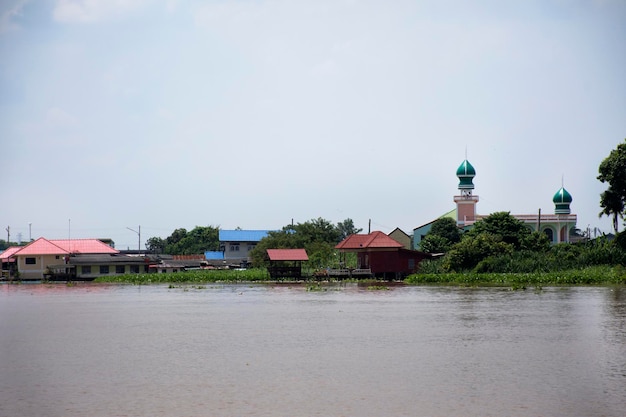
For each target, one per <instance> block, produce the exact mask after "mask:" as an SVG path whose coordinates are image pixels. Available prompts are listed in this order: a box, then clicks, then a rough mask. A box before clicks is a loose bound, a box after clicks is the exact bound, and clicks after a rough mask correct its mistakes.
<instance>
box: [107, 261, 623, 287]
mask: <svg viewBox="0 0 626 417" xmlns="http://www.w3.org/2000/svg"><path fill="white" fill-rule="evenodd" d="M304 280H306V279H304ZM309 280H314V278H310V279H309ZM294 281H296V280H295V279H294ZM95 282H106V283H125V284H135V285H149V284H171V283H186V284H199V283H210V282H268V283H269V282H274V280H272V279H271V278H270V277H269V274H268V273H267V271H266V270H265V269H262V268H253V269H248V270H241V271H239V270H217V271H187V272H177V273H172V274H132V275H119V276H105V277H101V278H98V279H96V280H95ZM404 283H406V284H409V285H459V286H503V287H512V288H525V287H542V286H551V285H626V268H624V267H622V266H615V267H610V266H593V267H588V268H581V269H571V270H565V271H554V272H531V273H474V272H471V273H449V274H414V275H411V276H409V277H407V278H406V279H405V280H404Z"/></svg>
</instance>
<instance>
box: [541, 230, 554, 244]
mask: <svg viewBox="0 0 626 417" xmlns="http://www.w3.org/2000/svg"><path fill="white" fill-rule="evenodd" d="M543 233H545V234H546V236H548V240H549V241H550V242H554V232H553V231H552V229H550V228H547V227H546V228H545V229H543Z"/></svg>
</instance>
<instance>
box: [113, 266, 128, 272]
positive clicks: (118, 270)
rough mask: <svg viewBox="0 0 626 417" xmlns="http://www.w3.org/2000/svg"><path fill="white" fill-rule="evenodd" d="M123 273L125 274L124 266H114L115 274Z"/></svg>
mask: <svg viewBox="0 0 626 417" xmlns="http://www.w3.org/2000/svg"><path fill="white" fill-rule="evenodd" d="M124 272H126V267H125V266H124V265H115V273H116V274H123V273H124Z"/></svg>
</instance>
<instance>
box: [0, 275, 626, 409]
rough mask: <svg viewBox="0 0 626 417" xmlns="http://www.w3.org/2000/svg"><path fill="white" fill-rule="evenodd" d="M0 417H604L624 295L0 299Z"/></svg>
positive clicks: (79, 291)
mask: <svg viewBox="0 0 626 417" xmlns="http://www.w3.org/2000/svg"><path fill="white" fill-rule="evenodd" d="M0 352H1V358H0V416H2V417H4V416H6V417H9V416H11V417H13V416H49V417H54V416H96V417H97V416H175V417H176V416H233V417H234V416H246V415H248V416H361V417H366V416H480V417H485V416H574V417H576V416H580V417H583V416H584V417H589V416H607V417H623V416H624V415H625V414H624V410H626V289H625V288H609V287H600V288H588V287H575V288H547V289H544V290H543V291H541V292H534V291H532V290H530V291H508V290H506V289H499V288H472V289H467V288H456V287H392V288H391V290H389V291H371V290H367V289H366V288H365V287H359V286H357V285H354V284H349V285H346V286H341V287H332V288H329V289H328V291H320V292H308V291H306V287H303V286H287V285H284V286H265V285H210V284H209V285H206V286H205V287H201V288H198V287H194V286H184V287H177V288H168V286H166V285H165V286H163V285H158V286H156V285H155V286H124V285H101V284H93V283H91V284H90V283H87V284H80V285H77V286H75V287H67V286H65V285H62V284H57V285H45V284H34V285H7V284H3V285H0Z"/></svg>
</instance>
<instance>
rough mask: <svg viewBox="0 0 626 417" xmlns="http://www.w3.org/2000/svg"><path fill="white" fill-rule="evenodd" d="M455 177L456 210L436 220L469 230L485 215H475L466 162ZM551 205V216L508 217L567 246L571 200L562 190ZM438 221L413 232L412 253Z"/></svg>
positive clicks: (472, 171) (471, 171)
mask: <svg viewBox="0 0 626 417" xmlns="http://www.w3.org/2000/svg"><path fill="white" fill-rule="evenodd" d="M456 176H457V177H458V178H459V187H458V189H459V193H458V195H455V196H454V202H455V203H456V208H455V209H453V210H451V211H449V212H448V213H446V214H444V215H442V216H440V217H439V218H438V219H440V218H442V217H450V218H452V219H454V220H456V224H457V226H459V228H462V229H464V230H469V229H470V228H471V227H472V225H473V224H474V223H475V222H477V221H478V220H480V219H483V218H485V217H487V215H482V214H476V204H477V203H478V196H477V195H474V177H475V176H476V170H475V169H474V167H473V166H472V164H470V163H469V161H468V160H467V159H466V160H464V161H463V163H462V164H461V165H460V166H459V168H458V169H457V170H456ZM552 202H553V203H554V214H541V210H539V211H538V212H537V213H535V214H511V216H513V217H515V218H516V219H518V220H520V221H521V222H523V223H524V224H525V225H526V226H528V228H530V229H531V230H532V231H537V230H540V231H542V232H543V233H545V234H546V235H547V236H548V239H549V240H550V242H552V243H561V242H569V241H570V234H571V233H572V232H573V231H574V230H575V229H576V215H575V214H572V213H571V210H570V204H571V203H572V196H571V195H570V193H568V192H567V190H566V189H565V188H563V187H562V186H561V188H560V189H559V190H558V191H557V192H556V194H554V197H553V198H552ZM438 219H435V220H433V221H431V222H429V223H426V224H424V225H422V226H419V227H416V228H415V229H413V242H412V247H413V249H416V250H419V249H420V242H421V241H422V239H423V238H424V236H426V234H427V233H428V232H429V231H430V229H431V227H432V225H433V223H434V222H435V221H437V220H438Z"/></svg>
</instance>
